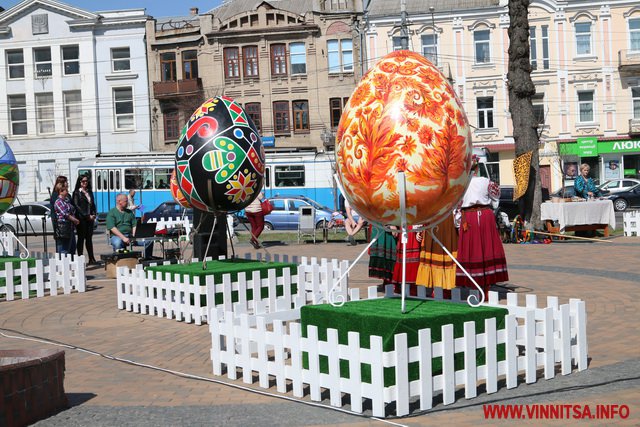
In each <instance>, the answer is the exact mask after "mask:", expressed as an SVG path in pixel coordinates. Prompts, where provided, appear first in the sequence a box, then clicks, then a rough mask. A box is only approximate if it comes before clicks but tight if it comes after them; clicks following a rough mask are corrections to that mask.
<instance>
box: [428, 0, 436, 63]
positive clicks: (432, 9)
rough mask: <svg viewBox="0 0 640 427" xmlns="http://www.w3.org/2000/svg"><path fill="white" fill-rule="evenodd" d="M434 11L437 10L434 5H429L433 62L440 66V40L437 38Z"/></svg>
mask: <svg viewBox="0 0 640 427" xmlns="http://www.w3.org/2000/svg"><path fill="white" fill-rule="evenodd" d="M433 12H435V8H434V7H433V6H429V13H431V37H432V42H433V61H432V62H433V64H434V65H435V66H436V67H437V66H438V40H437V39H436V19H435V17H434V16H433Z"/></svg>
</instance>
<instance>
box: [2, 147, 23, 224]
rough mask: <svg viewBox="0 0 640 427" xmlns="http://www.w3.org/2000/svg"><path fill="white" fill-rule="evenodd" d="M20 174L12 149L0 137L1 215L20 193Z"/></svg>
mask: <svg viewBox="0 0 640 427" xmlns="http://www.w3.org/2000/svg"><path fill="white" fill-rule="evenodd" d="M19 184H20V172H19V170H18V164H17V162H16V158H15V156H14V155H13V151H11V147H9V144H7V141H5V140H4V138H2V137H0V215H1V214H3V213H5V212H6V211H7V209H9V208H10V207H11V205H12V204H13V202H14V201H15V199H16V194H17V193H18V186H19Z"/></svg>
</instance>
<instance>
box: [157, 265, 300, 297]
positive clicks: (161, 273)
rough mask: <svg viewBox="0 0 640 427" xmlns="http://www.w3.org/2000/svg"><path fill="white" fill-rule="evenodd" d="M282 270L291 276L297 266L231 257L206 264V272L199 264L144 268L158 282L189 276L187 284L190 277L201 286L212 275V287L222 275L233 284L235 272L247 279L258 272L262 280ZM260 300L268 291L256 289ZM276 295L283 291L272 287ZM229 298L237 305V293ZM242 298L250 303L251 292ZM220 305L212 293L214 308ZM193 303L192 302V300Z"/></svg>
mask: <svg viewBox="0 0 640 427" xmlns="http://www.w3.org/2000/svg"><path fill="white" fill-rule="evenodd" d="M285 268H289V271H290V272H291V275H294V274H297V273H298V265H297V264H295V263H290V262H271V261H270V262H265V261H258V260H248V259H241V258H232V259H224V260H214V261H207V269H206V270H203V269H202V262H201V261H200V262H192V263H189V264H169V265H158V266H153V267H147V268H146V269H145V270H146V271H149V272H152V273H153V274H154V275H155V277H158V278H161V279H162V280H177V279H178V278H181V277H184V276H185V275H186V276H188V277H189V283H190V284H193V278H194V277H198V278H199V279H200V285H201V286H205V284H206V278H207V276H213V282H214V283H215V284H220V283H222V276H223V275H225V274H229V275H231V281H232V282H235V281H237V280H238V273H241V272H244V273H246V277H247V280H251V278H252V277H253V272H254V271H259V272H260V278H261V279H266V278H267V277H268V276H269V273H268V271H269V270H271V269H274V270H276V276H277V277H280V276H282V272H283V271H284V269H285ZM297 289H298V287H297V285H296V284H293V283H292V284H291V293H292V294H294V293H296V292H297ZM260 293H261V298H266V297H267V296H268V288H262V289H261V290H260ZM276 295H277V296H282V295H284V291H283V289H282V285H279V286H277V287H276ZM231 298H232V301H233V302H238V301H239V298H238V292H237V291H233V292H232V293H231ZM246 299H247V300H248V301H251V300H253V291H252V290H251V289H248V290H247V293H246ZM222 302H223V295H222V293H220V292H218V293H216V301H215V305H220V304H222ZM192 303H193V301H192ZM200 304H201V306H203V307H204V306H206V297H205V296H204V295H203V296H202V297H201V298H200Z"/></svg>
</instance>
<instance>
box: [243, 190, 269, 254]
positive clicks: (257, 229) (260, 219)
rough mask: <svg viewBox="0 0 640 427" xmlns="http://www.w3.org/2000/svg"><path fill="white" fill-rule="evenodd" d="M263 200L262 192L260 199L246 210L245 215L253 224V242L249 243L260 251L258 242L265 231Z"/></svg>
mask: <svg viewBox="0 0 640 427" xmlns="http://www.w3.org/2000/svg"><path fill="white" fill-rule="evenodd" d="M263 199H264V194H263V193H262V192H260V194H258V197H256V198H255V199H254V200H253V202H251V203H249V205H248V206H247V207H246V208H244V213H245V214H246V215H247V219H248V220H249V224H251V240H250V241H249V242H250V243H251V245H252V246H253V247H254V248H256V249H260V248H261V247H262V245H260V242H259V241H258V237H260V235H261V234H262V230H264V213H263V212H262V200H263Z"/></svg>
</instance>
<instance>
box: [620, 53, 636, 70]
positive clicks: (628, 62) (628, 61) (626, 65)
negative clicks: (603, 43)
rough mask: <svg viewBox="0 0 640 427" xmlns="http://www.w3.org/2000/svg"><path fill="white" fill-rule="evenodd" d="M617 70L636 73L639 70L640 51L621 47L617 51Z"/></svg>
mask: <svg viewBox="0 0 640 427" xmlns="http://www.w3.org/2000/svg"><path fill="white" fill-rule="evenodd" d="M618 71H620V72H621V73H637V72H639V71H640V51H639V50H631V49H623V50H620V51H618Z"/></svg>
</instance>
